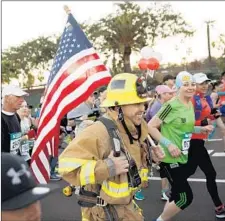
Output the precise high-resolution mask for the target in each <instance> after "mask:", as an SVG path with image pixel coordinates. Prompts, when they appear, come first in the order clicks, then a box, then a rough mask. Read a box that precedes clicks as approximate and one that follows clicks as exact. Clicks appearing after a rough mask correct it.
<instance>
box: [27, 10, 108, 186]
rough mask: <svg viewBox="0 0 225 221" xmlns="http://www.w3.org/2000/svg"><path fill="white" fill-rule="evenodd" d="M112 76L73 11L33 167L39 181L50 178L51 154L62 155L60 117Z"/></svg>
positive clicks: (47, 96)
mask: <svg viewBox="0 0 225 221" xmlns="http://www.w3.org/2000/svg"><path fill="white" fill-rule="evenodd" d="M110 79H111V75H110V73H109V71H108V69H107V68H106V67H105V65H104V64H103V62H102V61H101V60H100V58H99V56H98V54H97V53H96V51H95V49H94V48H93V47H92V45H91V43H90V42H89V40H88V39H87V37H86V36H85V34H84V32H83V31H82V30H81V28H80V26H79V25H78V23H77V22H76V20H75V19H74V17H73V16H72V14H71V13H69V15H68V21H67V24H66V26H65V29H64V32H63V34H62V37H61V40H60V43H59V47H58V50H57V52H56V56H55V58H54V62H53V66H52V69H51V72H50V76H49V79H48V83H47V88H46V91H45V96H44V101H43V104H42V108H41V114H40V119H39V124H38V136H37V140H36V142H35V146H34V148H33V153H32V159H31V169H32V171H33V173H34V175H35V177H36V180H37V182H38V183H47V182H48V181H49V177H50V165H49V157H50V156H58V144H59V128H60V120H61V119H62V117H63V116H65V115H66V114H67V113H68V112H69V111H70V110H72V109H74V108H75V107H76V106H78V105H79V104H81V103H82V102H84V101H85V100H86V99H87V98H88V96H90V95H91V94H92V93H93V92H94V90H96V89H97V88H98V87H101V86H102V85H106V84H108V83H109V81H110Z"/></svg>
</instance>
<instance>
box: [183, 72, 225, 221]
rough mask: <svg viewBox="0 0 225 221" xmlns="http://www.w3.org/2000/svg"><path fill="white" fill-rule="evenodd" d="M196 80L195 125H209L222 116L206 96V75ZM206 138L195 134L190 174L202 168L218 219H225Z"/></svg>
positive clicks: (190, 159)
mask: <svg viewBox="0 0 225 221" xmlns="http://www.w3.org/2000/svg"><path fill="white" fill-rule="evenodd" d="M194 79H195V82H196V83H197V88H196V94H195V96H194V98H193V100H192V102H193V105H194V108H195V125H196V126H204V125H209V124H210V120H213V119H215V118H218V117H219V116H220V115H219V113H217V112H213V113H212V109H213V103H212V100H211V98H210V96H206V93H207V91H208V85H209V84H208V83H209V81H210V79H208V77H207V76H206V75H205V74H204V73H198V74H195V75H194ZM206 138H207V134H203V133H200V134H193V136H192V138H191V142H190V149H189V155H188V163H187V165H188V173H189V176H191V175H192V174H194V173H195V171H196V169H197V167H198V166H199V167H200V169H201V170H202V171H203V173H204V174H205V176H206V186H207V189H208V192H209V194H210V196H211V198H212V200H213V203H214V205H215V214H216V217H217V218H225V208H224V204H223V203H222V202H221V200H220V197H219V194H218V190H217V184H216V171H215V169H214V167H213V164H212V162H211V159H210V156H209V154H208V152H207V150H206V148H205V141H204V139H206Z"/></svg>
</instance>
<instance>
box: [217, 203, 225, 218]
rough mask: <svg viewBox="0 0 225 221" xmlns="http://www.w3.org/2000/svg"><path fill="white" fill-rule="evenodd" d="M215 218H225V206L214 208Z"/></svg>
mask: <svg viewBox="0 0 225 221" xmlns="http://www.w3.org/2000/svg"><path fill="white" fill-rule="evenodd" d="M215 213H216V218H218V219H224V218H225V207H224V205H222V206H221V207H220V208H217V209H216V210H215Z"/></svg>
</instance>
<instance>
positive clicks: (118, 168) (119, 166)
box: [108, 151, 129, 175]
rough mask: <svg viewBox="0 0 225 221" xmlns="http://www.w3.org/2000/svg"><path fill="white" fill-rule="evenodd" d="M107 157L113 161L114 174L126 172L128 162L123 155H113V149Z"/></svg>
mask: <svg viewBox="0 0 225 221" xmlns="http://www.w3.org/2000/svg"><path fill="white" fill-rule="evenodd" d="M108 158H110V159H111V160H112V161H113V163H114V166H115V173H116V175H119V174H123V173H127V172H128V168H129V163H128V161H127V159H126V157H125V156H120V157H114V156H113V151H111V153H110V154H109V156H108Z"/></svg>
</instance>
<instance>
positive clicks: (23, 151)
mask: <svg viewBox="0 0 225 221" xmlns="http://www.w3.org/2000/svg"><path fill="white" fill-rule="evenodd" d="M29 149H30V147H29V143H28V142H27V141H24V142H22V144H21V149H20V153H21V155H24V154H27V153H29Z"/></svg>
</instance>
